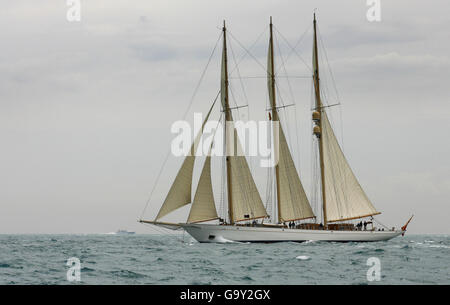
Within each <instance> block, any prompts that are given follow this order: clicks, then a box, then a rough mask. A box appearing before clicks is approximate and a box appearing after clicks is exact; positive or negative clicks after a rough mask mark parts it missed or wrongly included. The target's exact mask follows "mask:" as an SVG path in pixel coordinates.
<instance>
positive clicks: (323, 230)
mask: <svg viewBox="0 0 450 305" xmlns="http://www.w3.org/2000/svg"><path fill="white" fill-rule="evenodd" d="M272 27H273V26H272V18H271V20H270V39H269V50H268V62H267V84H268V90H269V100H270V109H269V111H270V114H271V115H270V117H271V119H272V121H273V122H277V123H279V120H280V117H279V115H278V110H279V108H278V107H277V102H276V100H277V97H276V91H275V71H274V69H275V68H274V47H273V30H272ZM313 28H314V38H313V86H314V96H315V107H314V109H313V113H312V119H313V122H314V127H313V134H314V136H315V137H316V140H317V141H316V142H317V143H318V146H319V147H318V149H319V156H320V160H319V163H320V189H321V198H322V208H323V217H322V221H321V222H320V223H318V222H317V220H316V219H317V218H316V216H315V215H314V213H313V210H312V208H311V205H310V202H309V200H308V197H307V195H306V193H305V191H304V188H303V186H302V183H301V181H300V178H299V175H298V172H297V169H296V167H295V164H294V161H293V159H292V155H291V152H290V150H289V146H288V143H287V141H286V137H285V134H284V131H283V129H282V127H281V124H279V125H278V128H277V129H273V130H274V134H273V138H274V139H275V140H274V143H278V149H276V153H277V156H276V159H277V160H278V162H277V164H276V165H275V178H276V182H275V183H276V185H275V189H276V207H277V211H276V216H277V219H276V220H275V223H262V222H257V221H256V220H257V219H264V218H267V217H268V216H269V215H268V213H267V211H266V208H265V207H264V204H263V202H262V200H261V197H260V194H259V192H258V189H257V187H256V184H255V182H254V180H253V177H252V174H251V172H250V168H249V166H248V163H247V160H246V157H245V156H239V155H235V154H234V153H233V151H232V150H233V148H234V149H235V148H236V145H240V144H239V140H238V138H237V133H236V130H235V129H234V127H233V124H232V123H233V115H232V109H231V108H230V105H229V97H228V62H227V60H228V59H227V31H226V27H225V22H224V26H223V50H222V71H221V88H220V98H221V104H222V111H223V112H224V114H225V121H226V123H231V124H224V125H225V129H226V128H230V126H231V128H232V130H228V132H227V130H225V137H224V142H225V147H226V151H227V154H226V177H227V178H226V184H227V188H226V194H227V198H228V215H227V217H225V218H228V221H226V222H225V221H221V222H220V223H216V224H212V223H205V222H210V221H212V220H217V219H221V218H219V216H218V213H217V210H216V205H215V201H214V195H213V188H212V182H211V156H210V155H209V154H208V156H207V157H206V159H205V163H204V165H203V169H202V171H201V174H200V178H199V182H198V186H197V190H196V192H195V195H194V199H193V200H192V197H191V188H192V179H193V169H194V161H195V149H196V143H197V142H198V140H199V137H201V131H200V132H199V134H198V135H197V137H196V139H195V140H194V143H193V144H192V148H191V153H190V155H188V156H186V157H185V160H184V162H183V164H182V166H181V168H180V170H179V171H178V174H177V176H176V178H175V180H174V182H173V184H172V186H171V188H170V190H169V193H168V195H167V197H166V199H165V201H164V203H163V205H162V207H161V209H160V210H159V213H158V215H157V216H156V218H155V220H153V221H149V220H143V219H141V220H139V221H140V222H142V223H149V224H153V225H157V226H162V227H165V228H169V229H184V230H185V231H187V232H188V233H189V234H190V235H191V236H193V237H194V238H195V239H196V240H197V241H199V242H224V241H239V242H282V241H298V242H301V241H308V240H321V241H381V240H388V239H391V238H394V237H396V236H398V235H400V234H404V232H405V231H406V226H407V224H406V225H405V226H403V227H402V228H401V229H397V230H396V229H394V228H392V229H386V230H384V229H382V230H381V229H376V228H375V227H374V226H373V225H372V226H371V228H370V229H366V227H365V228H364V229H363V228H362V226H361V225H357V226H355V225H354V224H353V223H352V222H351V221H353V222H354V221H355V220H358V219H361V220H362V219H365V218H369V217H370V218H372V219H373V216H375V215H377V214H380V212H378V211H377V210H376V209H375V207H374V206H373V205H372V203H371V202H370V200H369V198H368V197H367V195H366V194H365V192H364V190H363V189H362V188H361V186H360V184H359V182H358V180H357V179H356V177H355V175H354V174H353V171H352V169H351V168H350V166H349V164H348V162H347V160H346V158H345V156H344V154H343V152H342V149H341V147H340V146H339V143H338V141H337V139H336V136H335V134H334V132H333V129H332V127H331V124H330V121H329V120H328V116H327V112H326V107H324V106H323V104H322V100H321V91H320V78H319V64H318V50H317V49H318V46H317V32H316V17H315V14H314V21H313ZM211 110H212V108H211V109H210V110H209V112H208V114H207V116H206V118H205V120H204V123H203V126H204V124H205V123H206V122H207V121H208V118H209V116H210V114H211ZM275 130H276V131H275ZM232 137H234V138H232ZM230 143H233V144H234V145H232V144H231V145H230ZM227 144H228V145H227ZM230 146H234V147H230ZM190 203H192V206H191V209H190V213H189V216H188V219H187V222H186V223H168V222H161V221H160V219H161V218H162V217H164V216H166V215H167V214H169V213H171V212H172V211H174V210H177V209H179V208H181V207H183V206H185V205H187V204H190ZM274 214H275V213H274ZM250 221H252V223H250ZM368 222H369V223H372V221H370V220H369V221H368ZM287 223H288V224H289V225H286V224H287ZM366 223H367V222H366ZM361 224H362V221H361Z"/></svg>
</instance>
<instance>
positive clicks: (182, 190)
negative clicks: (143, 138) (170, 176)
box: [155, 103, 215, 220]
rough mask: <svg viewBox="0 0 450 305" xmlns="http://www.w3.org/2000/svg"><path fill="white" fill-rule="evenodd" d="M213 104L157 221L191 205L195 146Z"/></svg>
mask: <svg viewBox="0 0 450 305" xmlns="http://www.w3.org/2000/svg"><path fill="white" fill-rule="evenodd" d="M214 104H215V103H213V104H212V106H211V108H210V109H209V112H208V114H207V115H206V117H205V120H204V121H203V124H202V129H201V130H200V131H199V133H198V134H197V136H196V138H195V140H194V142H193V143H192V146H191V150H190V151H189V155H187V156H186V157H185V159H184V161H183V164H182V165H181V168H180V170H179V171H178V174H177V176H176V177H175V180H174V182H173V183H172V186H171V187H170V190H169V193H168V194H167V197H166V199H165V200H164V203H163V205H162V206H161V209H160V210H159V212H158V215H157V216H156V218H155V220H158V219H160V218H161V217H164V216H166V215H167V214H169V213H170V212H172V211H175V210H176V209H179V208H181V207H182V206H185V205H186V204H189V203H191V201H192V198H191V189H192V173H193V171H194V162H195V154H196V151H197V145H198V143H199V141H200V138H201V136H202V132H203V128H204V126H205V124H206V122H207V121H208V119H209V116H210V114H211V111H212V109H213V107H214Z"/></svg>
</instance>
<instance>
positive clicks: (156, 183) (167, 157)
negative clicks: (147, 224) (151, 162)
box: [139, 90, 220, 219]
mask: <svg viewBox="0 0 450 305" xmlns="http://www.w3.org/2000/svg"><path fill="white" fill-rule="evenodd" d="M219 95H220V90H219V92H218V93H217V95H216V98H215V99H214V102H213V105H214V104H215V103H216V101H217V98H218V97H219ZM184 118H185V117H184ZM184 118H183V119H184ZM170 153H171V149H169V150H168V152H167V154H166V157H165V159H164V162H163V163H162V165H161V167H160V169H159V172H158V175H157V176H156V180H155V183H154V184H153V188H152V190H151V191H150V195H149V197H148V199H147V202H146V204H145V207H144V210H143V211H142V213H141V216H140V218H139V219H142V218H143V217H144V214H145V211H146V210H147V207H148V205H149V203H150V200H151V198H152V196H153V193H154V191H155V189H156V186H157V185H158V181H159V179H160V178H161V175H162V172H163V169H164V167H165V166H166V163H167V160H168V159H169V156H170Z"/></svg>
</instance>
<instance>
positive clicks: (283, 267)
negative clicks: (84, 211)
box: [0, 234, 450, 285]
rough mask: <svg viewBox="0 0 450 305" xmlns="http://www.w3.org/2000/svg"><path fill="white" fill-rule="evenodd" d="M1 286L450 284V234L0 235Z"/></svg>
mask: <svg viewBox="0 0 450 305" xmlns="http://www.w3.org/2000/svg"><path fill="white" fill-rule="evenodd" d="M70 258H75V259H76V260H79V262H80V265H71V264H69V265H68V264H67V262H68V260H69V259H70ZM374 261H376V262H378V263H379V264H378V265H376V266H375V265H374V264H373V262H374ZM375 267H376V270H374V269H373V268H375ZM70 268H78V271H79V273H78V274H79V278H78V279H79V280H80V281H77V280H76V279H75V280H74V277H73V275H74V274H75V273H74V272H73V270H71V269H70ZM371 268H372V269H371ZM374 272H378V275H379V277H378V279H379V280H377V277H376V276H375V277H374V276H373V273H374ZM68 275H72V277H71V276H68ZM0 284H160V285H166V284H252V285H257V284H281V285H286V284H450V236H449V235H410V234H406V235H405V236H404V237H397V238H395V239H392V240H390V241H383V242H373V243H354V242H351V243H329V242H314V241H310V242H305V243H293V242H288V243H269V244H261V243H257V244H252V243H224V244H200V243H197V242H196V241H194V240H193V239H192V238H191V237H190V236H189V235H187V234H184V235H177V236H174V235H152V234H142V235H140V234H136V235H126V236H121V235H108V234H98V235H0Z"/></svg>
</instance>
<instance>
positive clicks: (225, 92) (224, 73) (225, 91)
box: [221, 20, 234, 224]
mask: <svg viewBox="0 0 450 305" xmlns="http://www.w3.org/2000/svg"><path fill="white" fill-rule="evenodd" d="M222 30H223V57H222V80H221V81H222V85H221V90H222V91H223V92H222V93H221V95H222V100H223V101H222V102H223V108H224V109H223V111H224V112H225V131H224V132H225V137H224V144H225V146H224V147H225V158H226V162H227V191H228V194H227V197H228V216H229V218H230V224H234V216H233V198H232V196H231V194H232V193H231V191H232V185H231V163H230V158H229V157H230V156H229V154H228V152H229V149H227V144H230V143H227V139H228V133H229V132H230V131H228V130H227V125H228V124H227V122H230V121H232V120H233V119H232V116H231V109H230V104H229V101H228V58H227V29H226V27H225V20H224V21H223V29H222ZM231 132H233V134H234V130H232V131H231ZM233 142H234V141H233Z"/></svg>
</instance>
